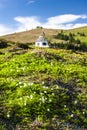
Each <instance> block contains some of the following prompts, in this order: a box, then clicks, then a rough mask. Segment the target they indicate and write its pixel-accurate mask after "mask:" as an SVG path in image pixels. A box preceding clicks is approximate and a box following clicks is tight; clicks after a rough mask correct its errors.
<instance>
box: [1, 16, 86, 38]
mask: <svg viewBox="0 0 87 130" xmlns="http://www.w3.org/2000/svg"><path fill="white" fill-rule="evenodd" d="M83 19H87V15H74V14H64V15H58V16H54V17H50V18H48V19H47V21H46V22H40V20H39V17H36V16H29V17H21V16H18V17H15V18H14V20H15V22H16V28H11V27H8V26H6V25H2V24H1V25H0V35H4V34H8V33H13V32H21V31H25V30H30V29H33V28H36V27H37V26H42V27H44V28H52V29H73V28H77V27H82V26H87V23H78V21H77V20H79V21H80V20H83ZM14 26H15V25H14Z"/></svg>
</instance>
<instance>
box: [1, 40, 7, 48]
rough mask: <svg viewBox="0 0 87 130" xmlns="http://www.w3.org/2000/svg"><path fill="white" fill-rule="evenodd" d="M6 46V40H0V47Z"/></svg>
mask: <svg viewBox="0 0 87 130" xmlns="http://www.w3.org/2000/svg"><path fill="white" fill-rule="evenodd" d="M7 46H8V44H7V41H5V40H0V48H6V47H7Z"/></svg>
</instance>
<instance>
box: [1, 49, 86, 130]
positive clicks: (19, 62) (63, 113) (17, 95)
mask: <svg viewBox="0 0 87 130" xmlns="http://www.w3.org/2000/svg"><path fill="white" fill-rule="evenodd" d="M1 51H2V52H5V50H1ZM22 51H23V50H20V51H17V52H8V49H7V51H6V53H3V54H2V55H0V109H1V111H0V118H2V119H3V120H4V121H8V122H9V124H8V127H9V128H10V127H11V128H15V129H17V128H18V127H20V128H21V129H25V130H27V129H32V127H33V126H34V123H35V121H36V120H38V121H37V122H39V123H41V126H39V125H38V123H37V124H36V126H37V127H38V128H37V129H38V130H39V129H44V130H46V129H53V130H55V129H59V128H61V127H63V129H68V128H69V126H67V124H68V123H71V124H69V125H70V127H73V126H75V127H76V126H80V127H81V128H87V118H86V117H87V111H86V110H87V102H86V100H87V95H86V92H87V52H81V53H80V52H73V51H71V50H70V51H68V50H62V49H51V48H48V49H40V48H33V49H28V50H27V51H26V53H25V54H21V52H22ZM18 52H19V54H18ZM32 125H33V126H32Z"/></svg>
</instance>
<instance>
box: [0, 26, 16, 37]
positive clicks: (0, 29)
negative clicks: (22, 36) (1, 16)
mask: <svg viewBox="0 0 87 130" xmlns="http://www.w3.org/2000/svg"><path fill="white" fill-rule="evenodd" d="M13 32H14V30H13V29H12V28H9V27H7V26H5V25H2V24H0V36H2V35H5V34H10V33H13Z"/></svg>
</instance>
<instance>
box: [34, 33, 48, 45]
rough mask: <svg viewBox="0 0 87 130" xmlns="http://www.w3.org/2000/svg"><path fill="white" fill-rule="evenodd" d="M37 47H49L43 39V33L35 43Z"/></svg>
mask: <svg viewBox="0 0 87 130" xmlns="http://www.w3.org/2000/svg"><path fill="white" fill-rule="evenodd" d="M35 46H37V47H49V44H48V41H47V40H46V38H45V33H44V32H43V33H42V34H41V35H40V36H39V37H38V39H37V40H36V42H35Z"/></svg>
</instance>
